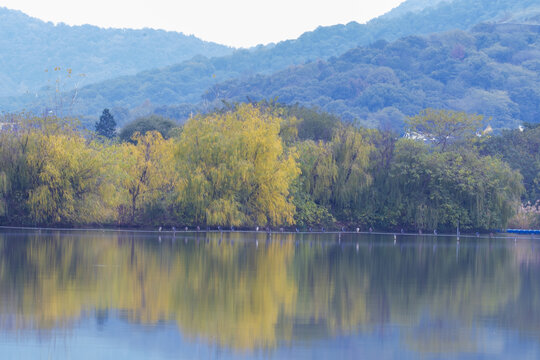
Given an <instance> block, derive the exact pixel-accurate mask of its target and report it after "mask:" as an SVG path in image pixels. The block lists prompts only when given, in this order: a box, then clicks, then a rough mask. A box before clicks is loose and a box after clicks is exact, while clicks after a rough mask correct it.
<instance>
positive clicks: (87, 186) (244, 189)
mask: <svg viewBox="0 0 540 360" xmlns="http://www.w3.org/2000/svg"><path fill="white" fill-rule="evenodd" d="M310 114H311V115H313V116H310ZM314 114H315V115H314ZM104 115H105V112H104ZM158 120H159V119H156V118H150V122H151V123H154V124H158V126H160V129H161V132H160V131H153V130H152V126H146V127H145V126H144V124H141V121H139V123H137V124H135V125H137V126H134V125H133V124H131V125H133V126H132V127H133V129H135V131H134V132H133V133H132V134H133V135H132V136H131V137H130V138H129V139H127V140H128V141H121V140H118V139H115V138H113V139H108V138H107V137H102V136H98V135H97V134H96V133H95V132H90V131H87V130H82V129H81V128H80V127H79V126H78V125H77V123H76V122H74V121H72V120H70V119H61V118H55V117H32V116H22V115H20V116H11V117H9V118H6V119H5V120H4V122H5V123H6V125H4V127H3V130H2V131H1V132H0V223H2V224H12V225H53V226H60V225H70V226H81V225H87V224H103V225H117V226H118V225H120V226H169V227H172V226H175V227H183V226H189V227H192V228H193V227H197V226H199V227H218V226H221V227H249V228H253V227H256V226H259V227H272V228H276V227H291V228H293V229H294V228H298V229H301V230H303V229H309V228H319V229H320V228H321V227H326V228H329V227H342V226H345V227H348V228H350V229H356V228H361V229H368V228H374V229H381V230H383V229H384V230H391V229H400V228H403V229H405V230H408V231H420V230H422V231H433V230H435V229H439V230H450V229H454V228H455V227H456V226H458V225H459V226H460V228H461V229H464V230H471V231H472V230H483V231H487V230H490V229H496V228H504V227H505V226H507V223H508V221H509V220H510V219H511V218H512V217H513V216H514V215H515V213H516V211H517V208H518V207H519V206H518V205H519V203H520V200H521V195H522V194H523V192H524V187H523V176H522V175H521V174H520V172H519V171H518V170H516V169H514V170H513V169H511V168H510V166H509V165H508V164H507V163H505V162H504V161H503V159H502V157H501V156H492V155H495V154H492V153H489V151H487V150H486V149H487V146H486V145H485V144H486V143H487V142H489V141H490V139H491V137H490V136H488V135H485V134H484V135H482V134H481V133H480V131H481V129H482V127H483V126H484V121H483V120H484V119H483V118H482V117H481V116H475V115H470V114H466V113H460V112H452V111H446V110H445V111H442V110H432V109H427V110H425V111H423V112H421V113H420V114H419V115H417V116H415V117H410V118H409V119H408V125H407V126H408V131H407V133H406V134H405V136H397V135H396V134H395V133H393V132H391V131H382V130H375V129H366V128H362V127H355V126H352V125H350V124H345V123H342V122H341V121H340V120H339V119H338V118H336V117H333V116H330V115H328V116H326V115H325V114H324V113H317V112H314V111H312V110H309V109H304V108H301V107H284V106H281V105H277V104H274V103H271V102H262V103H258V104H237V105H230V106H228V107H226V108H224V109H223V110H220V111H217V112H214V113H212V114H207V115H198V116H195V117H193V118H191V119H189V120H188V121H187V122H186V123H185V124H184V126H183V127H181V128H179V127H177V128H174V129H171V128H170V127H169V126H168V125H167V126H165V125H163V124H164V122H163V121H158ZM165 123H166V122H165ZM102 125H103V124H102ZM131 125H130V126H131ZM147 125H148V124H147ZM137 129H143V130H137ZM156 130H158V129H156ZM124 133H125V132H124ZM124 136H126V135H124Z"/></svg>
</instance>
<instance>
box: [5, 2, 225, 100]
mask: <svg viewBox="0 0 540 360" xmlns="http://www.w3.org/2000/svg"><path fill="white" fill-rule="evenodd" d="M0 49H2V52H3V55H2V57H1V59H0V64H1V66H0V96H9V95H16V94H21V93H24V92H26V91H30V92H35V91H36V90H37V89H38V88H40V87H42V86H44V85H46V83H47V81H48V80H49V79H50V76H49V74H47V73H45V69H52V68H55V67H63V68H71V69H73V72H74V73H77V74H81V73H82V74H85V75H86V79H87V81H88V82H97V81H101V80H105V79H109V78H113V77H118V76H119V75H130V74H135V73H138V72H140V71H142V70H146V69H151V68H156V67H163V66H166V65H171V64H174V63H178V62H181V61H183V60H186V59H189V58H191V57H193V56H195V55H197V54H203V55H205V56H222V55H226V54H230V53H231V52H232V51H233V49H232V48H229V47H226V46H223V45H218V44H215V43H211V42H205V41H202V40H200V39H197V38H196V37H194V36H186V35H183V34H181V33H176V32H167V31H162V30H152V29H143V30H129V29H102V28H98V27H95V26H90V25H84V26H68V25H65V24H62V23H60V24H58V25H54V24H52V23H50V22H43V21H41V20H38V19H35V18H32V17H29V16H27V15H25V14H23V13H22V12H20V11H14V10H9V9H6V8H3V7H0ZM6 55H7V56H6Z"/></svg>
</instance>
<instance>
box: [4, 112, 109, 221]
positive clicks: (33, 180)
mask: <svg viewBox="0 0 540 360" xmlns="http://www.w3.org/2000/svg"><path fill="white" fill-rule="evenodd" d="M13 124H14V125H13V127H11V130H9V131H8V132H2V134H1V136H0V143H1V145H2V146H1V147H0V148H1V149H0V168H1V169H2V171H1V173H2V174H0V178H1V180H0V182H1V183H2V184H0V185H1V188H2V189H1V191H0V192H1V193H2V198H3V201H1V203H3V205H4V206H3V210H4V211H2V213H3V217H4V219H5V221H6V222H9V223H17V224H23V223H32V224H57V223H62V224H67V223H79V224H80V223H93V222H101V221H103V220H104V214H105V213H106V212H105V211H103V206H102V205H103V203H102V202H101V201H100V199H101V197H102V193H101V190H102V185H103V181H102V180H103V167H102V164H101V156H100V153H99V150H98V149H97V148H96V147H95V146H94V145H95V144H93V143H91V142H88V141H87V140H86V139H84V138H83V137H82V135H81V133H79V132H78V131H76V130H75V127H74V126H73V123H72V122H71V121H69V120H65V119H58V118H55V117H44V118H35V117H20V118H18V119H16V121H15V122H14V123H13Z"/></svg>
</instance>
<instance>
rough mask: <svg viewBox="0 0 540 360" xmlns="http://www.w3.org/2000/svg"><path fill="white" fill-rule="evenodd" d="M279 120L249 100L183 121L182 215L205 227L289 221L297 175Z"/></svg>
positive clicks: (180, 156)
mask: <svg viewBox="0 0 540 360" xmlns="http://www.w3.org/2000/svg"><path fill="white" fill-rule="evenodd" d="M281 121H282V119H281V118H280V117H278V116H275V115H274V114H272V113H270V112H263V111H261V110H260V109H258V108H257V107H255V106H253V105H249V104H244V105H239V106H237V107H236V108H235V109H232V110H229V111H227V112H224V113H215V114H211V115H208V116H198V117H195V118H193V119H191V120H189V121H188V122H187V123H186V124H185V126H184V130H183V132H182V135H181V138H180V140H179V150H178V156H177V158H178V163H179V168H180V173H181V176H182V178H183V179H185V180H184V181H185V182H186V184H185V189H184V192H183V196H182V199H181V202H182V208H183V209H184V214H185V217H186V218H189V219H191V220H192V221H193V222H195V223H207V224H210V225H218V224H222V225H225V224H226V225H235V226H239V225H254V224H258V225H266V224H269V225H281V224H292V223H293V216H294V213H295V208H294V205H293V204H292V202H291V199H290V196H289V187H290V184H291V183H292V181H293V180H294V179H295V178H296V177H297V176H298V174H299V169H298V166H297V164H296V154H295V152H294V149H289V151H285V150H284V146H283V143H282V140H281V138H280V137H279V132H280V123H281Z"/></svg>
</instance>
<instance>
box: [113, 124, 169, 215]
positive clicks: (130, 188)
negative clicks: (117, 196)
mask: <svg viewBox="0 0 540 360" xmlns="http://www.w3.org/2000/svg"><path fill="white" fill-rule="evenodd" d="M132 140H133V142H134V143H122V144H121V145H119V146H117V147H116V148H115V149H114V150H113V152H114V153H115V154H114V155H113V156H115V157H116V164H115V165H116V170H115V173H116V174H117V180H118V181H119V184H117V186H118V190H119V192H121V193H122V194H123V195H122V196H123V199H122V200H120V201H121V203H122V204H124V205H125V207H126V208H128V209H129V211H128V212H127V214H125V215H127V216H126V218H124V219H121V220H122V221H127V222H129V223H137V222H139V221H143V220H144V219H141V217H144V215H145V214H144V212H145V210H148V209H152V208H155V207H156V206H158V207H167V206H169V205H170V204H171V202H172V201H175V200H176V190H177V185H178V177H177V173H176V170H175V160H174V144H173V143H172V141H171V140H164V139H163V137H162V136H161V134H160V133H159V132H157V131H150V132H147V133H146V134H144V135H142V134H139V133H135V134H134V136H133V137H132ZM167 213H168V212H167V211H163V212H162V213H161V214H160V216H161V219H154V221H156V220H164V219H165V218H166V216H165V215H166V214H167ZM121 217H122V214H121ZM146 220H148V222H153V221H152V219H151V217H146Z"/></svg>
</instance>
